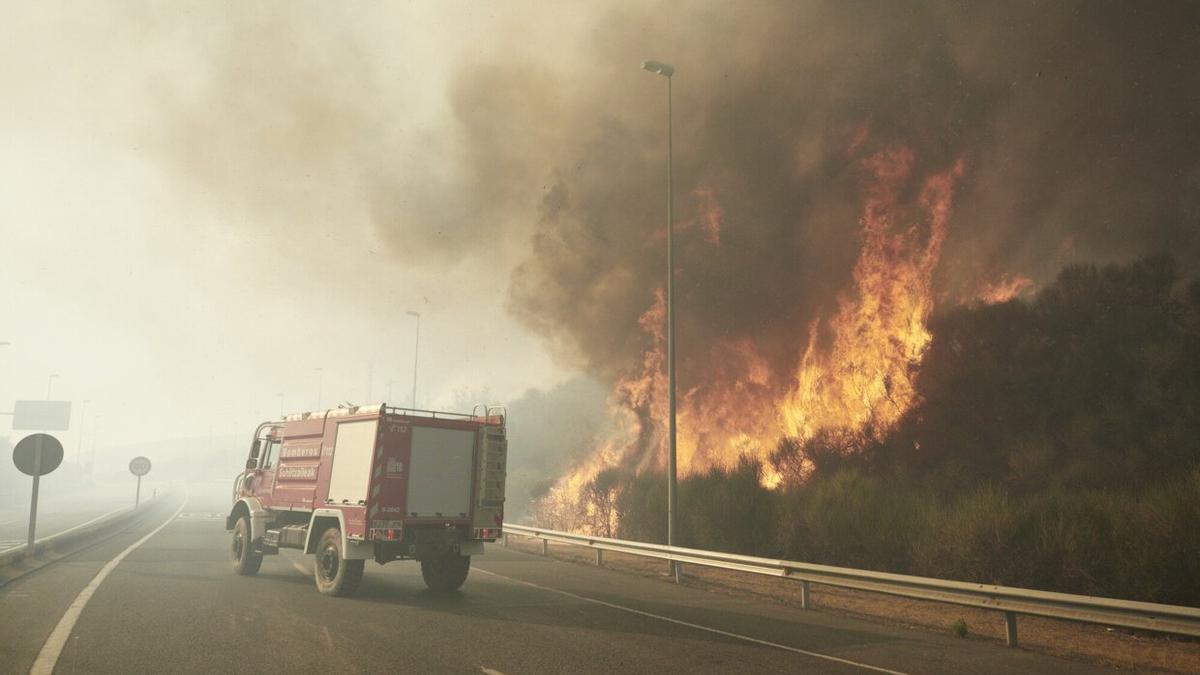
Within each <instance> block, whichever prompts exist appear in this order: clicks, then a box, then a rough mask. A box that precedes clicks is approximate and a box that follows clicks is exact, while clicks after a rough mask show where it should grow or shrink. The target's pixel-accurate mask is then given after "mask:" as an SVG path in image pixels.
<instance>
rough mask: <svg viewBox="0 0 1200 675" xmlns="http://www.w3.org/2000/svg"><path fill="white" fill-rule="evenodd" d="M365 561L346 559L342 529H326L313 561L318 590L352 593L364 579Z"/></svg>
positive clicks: (340, 594) (344, 594) (327, 593)
mask: <svg viewBox="0 0 1200 675" xmlns="http://www.w3.org/2000/svg"><path fill="white" fill-rule="evenodd" d="M363 562H365V561H363V560H346V556H345V552H344V551H342V531H341V530H339V529H338V528H336V527H331V528H328V529H326V530H325V531H324V532H322V533H321V540H320V541H319V542H318V543H317V552H316V559H315V560H314V561H313V563H314V564H313V577H314V578H315V579H316V581H317V590H319V591H321V592H322V593H324V594H325V595H336V596H346V595H352V594H353V593H354V591H356V590H358V584H359V582H361V581H362V575H363Z"/></svg>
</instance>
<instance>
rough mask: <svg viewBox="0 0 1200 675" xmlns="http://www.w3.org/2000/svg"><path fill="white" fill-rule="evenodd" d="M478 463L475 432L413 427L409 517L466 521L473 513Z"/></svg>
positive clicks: (409, 480) (409, 476) (409, 478)
mask: <svg viewBox="0 0 1200 675" xmlns="http://www.w3.org/2000/svg"><path fill="white" fill-rule="evenodd" d="M474 461H475V432H474V431H471V430H464V429H442V428H437V427H421V426H416V427H413V433H412V454H411V456H410V458H409V467H410V469H409V474H408V507H407V510H408V515H409V516H410V517H416V518H424V517H445V518H454V517H464V518H465V517H466V515H467V514H468V513H470V512H471V476H472V475H473V474H474V471H473V470H472V469H473V464H474Z"/></svg>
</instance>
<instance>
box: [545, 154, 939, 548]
mask: <svg viewBox="0 0 1200 675" xmlns="http://www.w3.org/2000/svg"><path fill="white" fill-rule="evenodd" d="M864 133H865V132H864ZM863 143H864V139H861V138H857V137H856V138H855V148H854V149H855V150H857V149H858V148H859V147H860V146H862V145H863ZM859 165H860V168H861V170H862V171H863V173H864V177H865V179H866V188H865V199H864V204H863V209H862V215H861V217H860V221H859V223H860V226H861V233H862V241H863V244H862V249H861V251H860V254H859V257H858V261H857V263H856V264H855V267H854V270H853V279H854V283H853V286H852V288H850V289H848V290H847V291H845V292H844V293H842V295H841V296H840V297H839V298H838V305H837V312H836V313H835V314H834V315H833V316H832V318H830V319H829V320H828V321H827V322H826V323H825V324H824V328H825V330H824V331H822V330H821V328H822V322H821V320H820V319H818V320H817V321H814V322H812V323H811V325H809V326H808V327H807V330H806V331H805V334H806V335H807V339H806V340H804V341H803V345H802V348H798V350H797V361H798V364H797V366H796V367H795V369H794V370H793V371H792V372H791V373H790V374H788V372H787V371H786V370H785V371H782V372H781V371H780V370H779V369H778V368H775V367H772V365H771V364H770V363H769V362H768V360H767V359H766V358H764V357H763V356H762V355H761V353H760V352H759V350H758V348H757V346H756V345H755V343H754V342H753V341H752V340H751V339H749V338H743V339H739V340H731V341H722V342H719V343H717V344H714V345H710V346H709V347H708V350H709V354H708V356H709V358H708V359H707V360H706V362H707V363H709V364H711V373H710V375H708V376H706V379H705V381H704V382H703V383H702V384H700V385H699V386H696V387H694V388H692V389H689V390H687V391H685V392H682V393H681V395H680V398H679V410H678V417H677V422H678V428H677V451H678V463H679V468H680V472H681V473H682V474H685V475H686V474H690V473H696V472H700V471H704V470H706V469H708V468H710V467H724V466H730V465H732V464H733V463H734V462H736V461H737V460H738V458H739V457H741V456H743V455H749V456H751V457H756V458H759V459H763V460H765V459H766V458H767V457H768V456H769V455H770V453H771V452H772V451H773V450H774V449H775V447H776V444H777V443H778V441H779V439H780V438H781V437H783V436H793V437H796V438H799V439H801V440H806V439H810V438H812V437H813V436H814V435H815V434H817V433H818V432H820V431H821V430H825V429H830V430H837V429H850V430H855V431H859V432H865V435H868V436H869V435H871V434H879V433H881V432H883V431H886V430H887V429H888V428H889V427H890V426H891V425H893V424H895V423H896V421H897V420H899V418H900V417H901V415H903V414H904V412H905V411H906V410H908V409H909V407H911V406H912V404H913V403H914V399H915V397H916V393H915V390H914V388H913V375H914V373H915V370H916V368H917V367H918V366H919V364H920V361H921V358H922V356H923V355H924V353H925V350H926V348H927V347H928V345H929V342H930V339H931V335H930V333H929V330H928V328H927V326H926V322H927V320H928V318H929V315H930V313H931V312H932V310H933V304H934V300H933V291H932V277H933V271H934V269H935V268H936V266H937V264H938V260H939V258H940V256H941V249H942V243H943V242H944V241H945V237H946V227H947V223H948V221H949V219H950V213H951V205H952V195H953V191H954V186H955V184H956V182H957V180H958V178H959V177H960V176H961V175H962V173H963V165H962V163H961V162H956V163H955V164H954V165H953V166H952V167H950V168H949V169H948V170H946V171H943V172H941V173H935V174H932V175H928V176H926V177H924V178H923V179H922V180H921V182H920V184H919V185H920V191H919V196H918V198H917V199H916V204H915V205H912V204H906V203H904V202H903V200H902V195H903V194H905V191H906V190H907V189H908V188H909V186H910V185H911V184H912V183H913V181H914V176H913V173H914V168H915V165H916V158H915V155H914V153H913V152H912V151H911V150H910V149H908V148H906V147H902V146H888V147H885V148H884V149H882V150H880V151H878V152H875V153H874V154H871V155H870V156H868V157H866V158H864V159H862V160H861V161H860V163H859ZM694 194H696V196H698V197H699V198H700V213H699V215H698V216H697V218H696V221H692V222H698V223H699V224H700V225H701V227H702V228H703V230H704V231H705V232H706V233H707V234H708V236H707V237H706V238H707V239H708V241H709V242H710V243H713V244H717V243H718V242H719V233H720V223H721V221H722V220H723V217H724V212H723V210H722V209H721V207H720V205H719V204H717V202H716V200H715V197H714V194H713V192H712V191H711V190H707V189H702V190H697V191H696V192H695V193H694ZM706 223H708V224H706ZM665 315H666V307H665V300H664V296H663V293H662V290H661V289H660V290H659V291H658V292H657V293H656V294H655V300H654V303H653V304H652V305H651V307H650V308H649V309H647V310H646V312H645V313H644V314H642V316H641V317H640V319H639V322H638V323H639V325H640V326H641V328H642V330H643V331H644V332H645V333H646V335H647V336H648V337H649V338H650V346H649V348H648V349H647V350H646V352H645V353H644V354H643V358H642V361H641V363H640V364H639V367H638V368H637V369H636V371H635V372H633V373H631V375H630V376H628V377H624V378H621V379H620V380H619V381H618V382H617V383H616V386H615V388H614V392H613V396H612V397H611V399H610V407H611V408H612V412H613V415H614V419H615V420H618V426H619V432H618V433H616V434H614V437H613V438H612V439H610V440H609V442H607V443H606V444H605V445H604V446H602V447H600V448H597V450H596V451H595V452H594V454H593V455H592V456H591V457H590V458H589V460H588V461H587V462H585V463H584V464H582V465H580V466H578V467H577V468H576V469H575V470H574V471H572V472H571V473H569V474H568V475H567V476H565V477H564V478H563V479H562V480H560V481H559V483H558V485H557V486H556V487H555V489H554V490H552V491H551V495H550V497H548V498H547V500H546V501H547V503H552V504H556V505H557V508H559V509H560V510H561V509H565V510H566V511H569V512H570V513H571V514H573V515H572V517H571V518H570V520H572V523H571V524H570V525H571V527H572V529H580V530H588V531H591V532H593V533H600V534H603V533H612V532H614V531H615V527H616V518H617V516H616V514H615V512H614V511H613V510H612V509H611V508H609V507H607V506H604V505H603V504H599V503H598V502H597V500H596V495H594V494H591V495H589V494H587V491H588V490H589V489H591V488H590V487H589V486H594V482H593V481H594V479H595V478H596V477H597V476H598V475H600V473H601V472H602V471H604V470H605V469H607V468H609V467H622V468H623V469H631V470H634V471H638V472H640V471H644V470H647V469H663V468H665V465H666V454H667V452H666V451H667V448H666V445H667V434H666V419H667V381H666V374H665V369H664V355H665V347H664V325H665ZM823 335H824V336H827V340H826V341H825V342H827V343H828V344H826V343H825V342H823V341H822V336H823ZM781 479H782V477H781V476H779V475H778V474H775V473H774V472H773V471H772V470H770V469H768V470H767V472H766V475H764V476H763V477H762V480H763V483H764V484H765V485H767V486H768V487H774V486H775V485H777V484H779V482H780V481H781ZM601 501H602V500H601ZM548 508H554V507H553V506H552V507H548ZM556 517H558V518H559V521H558V522H556V524H559V525H565V524H566V523H565V522H564V520H563V518H562V515H561V513H560V514H559V515H558V516H556Z"/></svg>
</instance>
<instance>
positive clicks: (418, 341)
mask: <svg viewBox="0 0 1200 675" xmlns="http://www.w3.org/2000/svg"><path fill="white" fill-rule="evenodd" d="M405 314H408V315H409V316H412V317H416V319H417V332H416V337H415V338H414V339H413V398H412V407H413V409H414V410H415V409H416V407H417V355H418V354H419V350H420V348H421V313H420V312H413V311H409V312H405Z"/></svg>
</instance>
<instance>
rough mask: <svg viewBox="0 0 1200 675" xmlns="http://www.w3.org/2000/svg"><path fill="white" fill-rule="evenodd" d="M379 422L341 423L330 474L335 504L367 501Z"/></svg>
mask: <svg viewBox="0 0 1200 675" xmlns="http://www.w3.org/2000/svg"><path fill="white" fill-rule="evenodd" d="M378 424H379V420H377V419H372V420H360V421H357V422H340V423H339V424H338V426H337V436H336V437H335V438H334V442H333V467H332V469H331V473H330V474H329V501H331V502H333V503H334V504H363V503H366V501H367V483H368V482H369V480H370V477H371V460H372V458H373V457H374V454H375V429H376V427H377V425H378Z"/></svg>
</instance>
